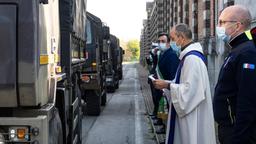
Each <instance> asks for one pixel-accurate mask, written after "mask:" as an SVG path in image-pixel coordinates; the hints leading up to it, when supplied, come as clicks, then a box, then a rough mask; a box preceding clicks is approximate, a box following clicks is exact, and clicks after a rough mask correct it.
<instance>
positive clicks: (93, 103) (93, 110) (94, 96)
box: [85, 90, 101, 116]
mask: <svg viewBox="0 0 256 144" xmlns="http://www.w3.org/2000/svg"><path fill="white" fill-rule="evenodd" d="M85 97H86V106H87V108H86V114H88V115H93V116H98V115H100V111H101V108H100V105H101V96H100V94H99V93H98V92H97V91H96V90H95V91H94V90H88V91H86V92H85Z"/></svg>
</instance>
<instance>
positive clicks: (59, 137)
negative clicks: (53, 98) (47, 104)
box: [49, 108, 63, 144]
mask: <svg viewBox="0 0 256 144" xmlns="http://www.w3.org/2000/svg"><path fill="white" fill-rule="evenodd" d="M53 115H54V116H53V118H52V119H51V120H50V122H49V144H62V143H63V133H62V125H61V120H60V116H59V112H58V110H57V108H56V109H55V110H54V114H53Z"/></svg>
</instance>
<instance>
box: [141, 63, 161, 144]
mask: <svg viewBox="0 0 256 144" xmlns="http://www.w3.org/2000/svg"><path fill="white" fill-rule="evenodd" d="M137 70H138V73H139V79H140V85H141V91H142V95H143V97H144V101H145V106H146V110H147V113H148V114H149V113H151V112H152V111H153V100H152V96H151V90H150V86H149V84H148V71H147V70H146V69H145V68H144V67H143V66H142V65H140V64H139V63H138V64H137ZM149 119H150V122H151V126H152V128H153V133H154V134H155V137H156V140H157V143H158V144H160V143H164V140H165V134H156V130H157V129H160V126H155V125H154V124H153V121H152V120H151V118H149Z"/></svg>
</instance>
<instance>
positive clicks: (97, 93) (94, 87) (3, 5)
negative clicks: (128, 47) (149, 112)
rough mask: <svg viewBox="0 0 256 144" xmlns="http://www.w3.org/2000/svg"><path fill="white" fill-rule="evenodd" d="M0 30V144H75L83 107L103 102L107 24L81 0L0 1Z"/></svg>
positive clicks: (95, 108) (91, 109) (96, 109)
mask: <svg viewBox="0 0 256 144" xmlns="http://www.w3.org/2000/svg"><path fill="white" fill-rule="evenodd" d="M0 31H1V33H0V43H1V44H0V49H1V53H0V73H1V75H0V98H1V101H0V143H1V144H5V143H32V144H62V143H63V144H80V143H82V130H81V128H82V123H81V122H82V115H83V112H85V113H87V114H89V115H99V114H100V110H101V105H105V104H106V102H107V101H106V100H107V94H106V89H107V80H106V77H107V70H106V68H107V65H108V64H109V63H110V62H109V61H110V60H111V59H110V57H109V56H110V54H109V52H110V51H109V49H110V45H111V36H110V33H109V31H110V30H109V27H108V26H106V25H104V24H103V23H102V22H101V20H100V19H99V18H97V17H96V16H93V15H92V14H90V13H88V12H86V0H0ZM116 39H117V38H116ZM117 47H119V44H118V45H117ZM119 48H120V47H119ZM120 51H122V50H121V49H120ZM116 53H117V52H116ZM120 54H123V52H119V56H120V57H122V56H121V55H120ZM119 59H120V60H119V61H118V64H117V65H119V69H118V68H117V69H118V70H119V72H117V73H119V79H120V78H121V77H120V71H122V70H120V65H121V63H120V62H121V61H122V60H121V58H119ZM113 71H115V69H114V68H113ZM83 107H85V108H83Z"/></svg>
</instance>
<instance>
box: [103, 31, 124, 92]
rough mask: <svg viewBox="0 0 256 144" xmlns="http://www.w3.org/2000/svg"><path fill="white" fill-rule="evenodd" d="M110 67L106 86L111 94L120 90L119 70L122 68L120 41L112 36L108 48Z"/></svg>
mask: <svg viewBox="0 0 256 144" xmlns="http://www.w3.org/2000/svg"><path fill="white" fill-rule="evenodd" d="M108 53H109V55H108V65H107V76H106V84H107V90H108V91H109V92H115V90H116V89H118V88H119V79H120V77H119V70H120V69H121V67H120V46H119V39H118V38H117V37H116V36H114V35H112V34H111V35H110V41H109V47H108Z"/></svg>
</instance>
